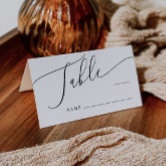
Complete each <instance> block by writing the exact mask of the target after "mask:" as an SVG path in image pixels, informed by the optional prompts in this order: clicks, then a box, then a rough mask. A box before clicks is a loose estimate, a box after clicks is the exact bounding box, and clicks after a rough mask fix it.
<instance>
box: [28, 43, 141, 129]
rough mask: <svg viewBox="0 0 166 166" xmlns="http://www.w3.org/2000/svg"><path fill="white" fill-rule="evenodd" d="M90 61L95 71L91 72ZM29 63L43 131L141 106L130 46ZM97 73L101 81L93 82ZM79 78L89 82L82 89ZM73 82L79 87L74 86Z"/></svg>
mask: <svg viewBox="0 0 166 166" xmlns="http://www.w3.org/2000/svg"><path fill="white" fill-rule="evenodd" d="M92 57H93V58H92ZM90 61H91V69H93V70H89V65H90ZM94 62H95V63H94ZM28 63H29V68H30V73H31V78H32V83H33V90H34V94H35V100H36V105H37V112H38V118H39V124H40V127H41V128H44V127H48V126H53V125H56V124H61V123H65V122H71V121H75V120H80V119H84V118H89V117H93V116H97V115H102V114H107V113H111V112H116V111H121V110H126V109H129V108H134V107H139V106H142V101H141V96H140V90H139V84H138V79H137V73H136V67H135V62H134V57H133V52H132V48H131V47H130V46H127V47H120V48H112V49H104V50H96V51H89V52H81V53H75V54H67V55H59V56H53V57H45V58H37V59H30V60H28ZM81 63H82V72H80V66H81ZM66 64H68V65H69V66H67V67H66V68H65V66H66ZM98 69H99V70H100V72H99V76H100V78H96V79H94V80H93V78H94V77H95V75H96V72H97V70H98ZM89 71H93V72H92V74H91V75H89V73H90V72H89ZM80 73H82V74H80ZM79 75H83V76H82V77H81V79H80V82H79V83H81V80H82V81H83V82H84V81H85V80H86V79H87V81H85V82H84V83H83V84H81V85H80V84H79V83H78V84H77V81H78V80H79ZM101 76H102V77H101ZM73 79H74V85H76V84H77V86H76V87H73V85H72V84H71V80H73ZM64 80H65V81H64ZM64 82H65V85H64ZM63 93H64V96H63ZM61 99H63V100H61ZM60 101H62V102H60Z"/></svg>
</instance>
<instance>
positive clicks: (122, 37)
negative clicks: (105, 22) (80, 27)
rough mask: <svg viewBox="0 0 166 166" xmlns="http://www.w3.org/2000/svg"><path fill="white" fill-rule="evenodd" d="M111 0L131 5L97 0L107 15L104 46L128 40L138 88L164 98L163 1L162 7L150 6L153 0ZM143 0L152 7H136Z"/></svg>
mask: <svg viewBox="0 0 166 166" xmlns="http://www.w3.org/2000/svg"><path fill="white" fill-rule="evenodd" d="M114 1H122V2H124V3H125V2H126V3H129V5H131V6H129V5H128V6H120V7H119V6H117V5H116V4H114V3H112V2H111V0H98V2H99V4H100V6H101V7H102V8H103V10H104V12H105V13H106V14H107V15H108V17H109V18H110V30H111V32H110V33H109V34H108V37H107V41H106V43H105V47H106V48H109V47H116V46H124V45H129V44H132V45H133V48H134V53H135V56H136V58H135V59H136V65H137V71H138V74H139V81H140V85H141V89H142V90H143V91H145V92H149V93H152V94H153V95H155V96H157V97H159V98H160V99H162V100H164V101H166V2H164V4H165V7H164V8H163V7H162V6H158V7H154V6H155V4H154V5H152V2H153V1H155V0H153V1H152V0H139V1H138V0H114ZM146 1H147V3H149V2H151V3H150V4H149V6H152V7H151V8H146V9H142V10H140V8H141V6H142V5H145V4H146V3H145V2H146ZM161 1H164V0H160V3H159V4H161ZM157 2H158V0H156V3H157ZM142 3H143V4H142ZM159 4H158V5H159ZM145 6H146V7H147V6H148V4H146V5H145Z"/></svg>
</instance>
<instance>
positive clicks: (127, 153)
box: [0, 127, 166, 166]
mask: <svg viewBox="0 0 166 166" xmlns="http://www.w3.org/2000/svg"><path fill="white" fill-rule="evenodd" d="M165 154H166V140H154V139H149V138H146V137H144V136H141V135H137V134H134V133H131V132H128V131H125V130H123V129H120V128H112V127H110V128H104V129H99V130H95V131H89V132H85V133H83V134H81V135H78V136H75V137H74V138H71V139H69V140H64V141H59V142H55V143H49V144H47V145H42V146H38V147H34V148H30V149H22V150H18V151H15V152H9V153H3V154H1V155H0V165H2V166H18V165H26V166H30V165H35V166H45V165H48V166H73V165H75V166H79V165H80V166H110V165H111V166H165V163H166V155H165Z"/></svg>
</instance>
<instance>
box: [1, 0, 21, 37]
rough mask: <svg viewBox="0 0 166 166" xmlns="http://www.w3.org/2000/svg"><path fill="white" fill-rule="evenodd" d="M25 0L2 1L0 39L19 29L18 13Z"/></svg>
mask: <svg viewBox="0 0 166 166" xmlns="http://www.w3.org/2000/svg"><path fill="white" fill-rule="evenodd" d="M23 2H24V0H0V37H2V36H3V35H5V34H6V33H8V32H9V31H11V30H13V29H14V28H16V27H17V24H18V12H19V9H20V7H21V4H22V3H23Z"/></svg>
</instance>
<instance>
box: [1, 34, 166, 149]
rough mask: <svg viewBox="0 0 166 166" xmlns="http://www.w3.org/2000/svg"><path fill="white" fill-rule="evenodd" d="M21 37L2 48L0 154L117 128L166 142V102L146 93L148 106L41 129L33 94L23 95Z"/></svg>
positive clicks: (11, 40) (145, 97)
mask: <svg viewBox="0 0 166 166" xmlns="http://www.w3.org/2000/svg"><path fill="white" fill-rule="evenodd" d="M30 57H32V55H31V54H30V53H28V52H27V51H26V49H25V48H24V45H23V44H22V41H21V39H20V36H19V35H16V36H15V37H13V38H12V39H10V40H9V41H8V42H6V43H4V44H3V45H1V46H0V152H6V151H11V150H16V149H20V148H24V147H32V146H35V145H41V144H43V143H47V142H52V141H56V140H62V139H68V138H71V137H73V136H75V135H76V134H80V133H82V132H84V131H88V130H93V129H99V128H103V127H108V126H117V127H121V128H124V129H127V130H129V131H133V132H136V133H139V134H142V135H145V136H147V137H152V138H157V139H163V138H166V102H163V101H161V100H160V99H158V98H156V97H154V96H152V95H150V94H145V93H143V94H142V96H143V102H144V106H143V107H142V108H136V109H132V110H127V111H122V112H118V113H112V114H107V115H103V116H99V117H94V118H90V119H86V120H80V121H76V122H72V123H66V124H63V125H57V126H55V127H50V128H46V129H42V130H40V129H39V125H38V119H37V111H36V106H35V100H34V94H33V92H32V91H31V92H24V93H19V91H18V90H19V86H20V81H21V78H22V75H23V72H24V68H25V64H26V61H27V59H28V58H30Z"/></svg>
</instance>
